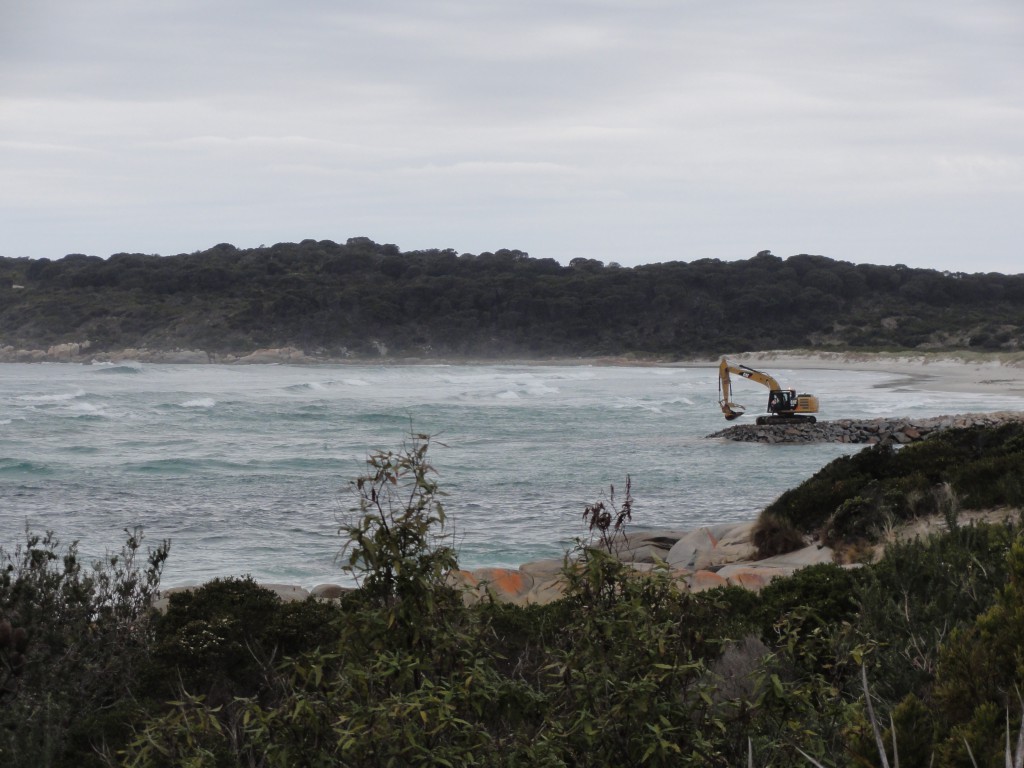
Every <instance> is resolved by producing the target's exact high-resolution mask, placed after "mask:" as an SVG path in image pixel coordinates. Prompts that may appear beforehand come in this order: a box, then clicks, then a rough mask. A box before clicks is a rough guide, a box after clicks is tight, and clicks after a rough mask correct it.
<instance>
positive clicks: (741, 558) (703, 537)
mask: <svg viewBox="0 0 1024 768" xmlns="http://www.w3.org/2000/svg"><path fill="white" fill-rule="evenodd" d="M753 526H754V524H753V523H724V524H721V525H713V526H703V527H701V528H698V529H697V530H695V531H653V532H638V533H630V534H627V535H626V536H624V537H622V538H621V539H619V540H618V541H617V542H616V547H615V549H614V552H615V554H616V556H617V557H618V558H619V559H620V560H621V561H622V562H623V563H625V564H627V565H628V566H629V567H630V568H632V569H633V570H635V571H636V572H637V573H638V574H643V573H649V572H650V571H651V570H653V569H654V568H664V569H666V570H667V572H668V574H669V576H670V577H671V578H672V579H673V581H674V582H675V583H676V585H677V586H678V587H679V588H680V589H681V590H682V591H684V592H703V591H705V590H709V589H717V588H719V587H725V586H736V587H743V588H744V589H750V590H754V591H757V590H759V589H761V588H762V587H764V586H765V585H767V584H769V583H770V582H771V581H773V580H774V579H777V578H782V577H784V576H790V575H792V574H793V573H795V572H796V571H798V570H799V569H801V568H806V567H807V566H809V565H815V564H817V563H830V562H833V561H834V553H833V551H832V550H831V549H829V548H828V547H821V546H818V545H816V544H809V545H808V546H807V547H804V548H803V549H800V550H798V551H796V552H790V553H788V554H786V555H780V556H778V557H770V558H766V559H763V560H755V559H754V557H755V547H754V545H753V542H752V540H751V535H752V531H753ZM566 565H567V563H566V562H565V561H564V560H561V559H552V560H542V561H539V562H536V563H527V564H526V565H523V566H520V567H519V568H518V569H512V568H480V569H474V570H468V571H456V572H454V573H453V574H452V575H451V577H450V579H449V583H450V584H451V585H452V586H454V587H456V588H458V589H461V590H462V592H463V599H464V600H466V602H469V603H472V602H477V601H480V600H493V601H495V602H501V603H513V604H516V605H530V604H544V603H549V602H551V601H553V600H557V599H558V598H560V597H561V596H562V595H563V594H564V590H565V573H564V569H565V567H566Z"/></svg>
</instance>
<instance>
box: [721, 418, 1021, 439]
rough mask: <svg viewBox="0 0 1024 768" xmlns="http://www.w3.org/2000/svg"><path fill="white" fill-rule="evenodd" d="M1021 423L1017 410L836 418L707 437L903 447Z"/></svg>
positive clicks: (743, 428) (730, 430)
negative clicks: (956, 432) (951, 433)
mask: <svg viewBox="0 0 1024 768" xmlns="http://www.w3.org/2000/svg"><path fill="white" fill-rule="evenodd" d="M1019 421H1024V413H1021V412H1020V411H997V412H995V413H965V414H959V415H956V416H934V417H930V418H921V419H910V418H902V419H885V418H882V419H839V420H837V421H819V422H817V423H814V424H772V425H765V426H757V425H755V424H741V425H738V426H734V427H728V428H727V429H723V430H721V431H720V432H715V433H713V434H710V435H708V437H709V438H723V439H725V440H736V441H739V442H746V443H865V444H874V443H883V442H889V443H896V444H900V445H906V444H907V443H914V442H917V441H919V440H925V439H926V438H928V436H929V435H932V434H934V433H935V432H939V431H942V430H944V429H962V428H965V427H974V426H986V427H995V426H999V425H1001V424H1006V423H1008V422H1019Z"/></svg>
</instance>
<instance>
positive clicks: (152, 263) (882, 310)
mask: <svg viewBox="0 0 1024 768" xmlns="http://www.w3.org/2000/svg"><path fill="white" fill-rule="evenodd" d="M85 340H88V341H89V342H90V349H91V350H94V351H103V350H116V349H122V348H126V347H147V348H150V349H177V348H189V349H204V350H208V351H211V352H244V351H249V350H253V349H257V348H265V347H284V346H293V347H297V348H300V349H303V350H304V351H306V352H307V353H309V354H314V355H325V356H332V357H344V356H355V357H359V356H362V355H373V356H377V355H379V354H381V351H382V350H385V349H386V350H387V352H388V354H390V355H401V356H413V357H433V356H461V355H465V356H478V357H500V356H515V355H518V356H546V355H615V354H624V353H635V354H641V355H658V356H681V355H705V354H706V355H715V354H719V353H721V352H722V351H723V350H758V349H778V348H796V347H807V346H813V347H817V348H836V349H862V350H884V349H892V348H901V349H963V348H975V349H980V350H1015V349H1018V348H1020V346H1021V344H1022V342H1024V275H1003V274H995V273H990V274H968V273H964V272H955V273H950V272H939V271H936V270H929V269H912V268H908V267H906V266H903V265H896V266H878V265H871V264H852V263H849V262H845V261H835V260H833V259H829V258H827V257H824V256H812V255H806V254H801V255H797V256H790V257H789V258H786V259H783V258H780V257H778V256H774V255H772V254H771V253H770V252H769V251H761V252H760V253H758V254H757V255H756V256H754V257H752V258H749V259H746V260H741V261H720V260H718V259H700V260H696V261H691V262H683V261H671V262H665V263H658V264H647V265H643V266H638V267H621V266H619V265H617V264H615V263H614V262H613V263H611V264H604V263H602V262H600V261H597V260H594V259H584V258H577V259H573V260H572V261H571V262H570V263H569V265H568V266H563V265H561V264H559V263H558V262H557V261H555V260H554V259H535V258H531V257H530V256H529V255H528V254H526V253H524V252H522V251H518V250H507V249H501V250H498V251H496V252H494V253H490V252H485V253H481V254H477V255H474V254H459V253H456V252H455V251H453V250H451V249H448V250H436V249H434V250H421V251H405V252H403V251H401V250H400V249H399V248H398V247H397V246H395V245H392V244H378V243H375V242H373V241H372V240H370V239H368V238H365V237H357V238H350V239H349V240H348V241H347V242H345V243H344V244H341V243H335V242H332V241H330V240H321V241H315V240H303V241H302V242H301V243H297V244H296V243H279V244H277V245H274V246H269V247H260V248H251V249H239V248H236V247H234V246H232V245H230V244H227V243H222V244H220V245H217V246H214V247H213V248H210V249H209V250H206V251H202V252H196V253H191V254H180V255H177V256H153V255H144V254H133V253H118V254H114V255H113V256H111V257H110V258H108V259H101V258H99V257H96V256H85V255H82V254H70V255H68V256H65V257H64V258H62V259H58V260H49V259H38V260H28V259H12V258H2V257H0V347H3V346H12V347H16V348H45V347H47V346H49V345H53V344H57V343H64V342H81V341H85Z"/></svg>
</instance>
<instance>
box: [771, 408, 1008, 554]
mask: <svg viewBox="0 0 1024 768" xmlns="http://www.w3.org/2000/svg"><path fill="white" fill-rule="evenodd" d="M1020 504H1024V425H1022V424H1019V423H1007V424H1004V425H1002V426H1000V427H995V428H984V427H972V428H969V429H948V430H944V431H942V432H939V433H936V434H935V435H934V436H932V437H930V438H929V439H928V440H924V441H922V442H919V443H913V444H911V445H907V446H905V447H903V448H900V449H899V450H896V449H895V448H894V447H893V446H891V445H883V444H879V445H874V446H871V447H869V448H865V449H864V450H862V451H860V452H859V453H856V454H853V455H851V456H844V457H842V458H839V459H836V460H835V461H832V462H830V463H829V464H827V465H826V466H825V467H823V468H822V469H820V470H819V471H818V472H817V473H815V474H814V475H813V476H812V477H811V478H810V479H809V480H807V481H805V482H803V483H801V484H800V485H799V486H797V487H796V488H792V489H790V490H788V491H786V492H785V493H783V494H782V495H781V496H779V498H778V499H776V500H775V501H774V502H773V503H772V504H770V505H769V506H768V507H766V508H765V510H764V512H763V513H762V515H761V518H762V521H763V522H761V523H759V526H758V527H759V529H761V528H763V529H765V531H766V532H769V533H770V532H771V531H774V530H780V531H785V530H786V529H787V526H792V527H794V528H796V529H797V530H798V531H800V532H801V533H804V534H814V535H818V536H820V537H821V538H822V540H823V541H824V542H825V543H827V544H829V545H831V546H836V545H838V544H842V543H852V542H856V541H859V540H863V541H876V540H877V539H878V535H879V534H880V533H881V531H882V530H883V529H884V527H885V526H886V525H887V524H889V523H891V522H898V521H901V520H909V519H913V518H915V517H920V516H923V515H935V514H939V515H943V516H947V517H948V516H950V515H953V514H954V513H955V512H956V510H957V509H960V508H963V509H984V508H987V507H996V506H1016V505H1020ZM765 535H766V536H767V533H766V534H765ZM768 540H769V541H771V540H772V539H771V538H770V537H769V538H768Z"/></svg>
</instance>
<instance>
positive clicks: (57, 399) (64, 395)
mask: <svg viewBox="0 0 1024 768" xmlns="http://www.w3.org/2000/svg"><path fill="white" fill-rule="evenodd" d="M79 397H85V390H83V389H77V390H75V391H74V392H60V393H58V394H53V395H20V396H19V397H18V399H19V400H21V401H23V402H26V403H63V402H67V401H68V400H74V399H76V398H79Z"/></svg>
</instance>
